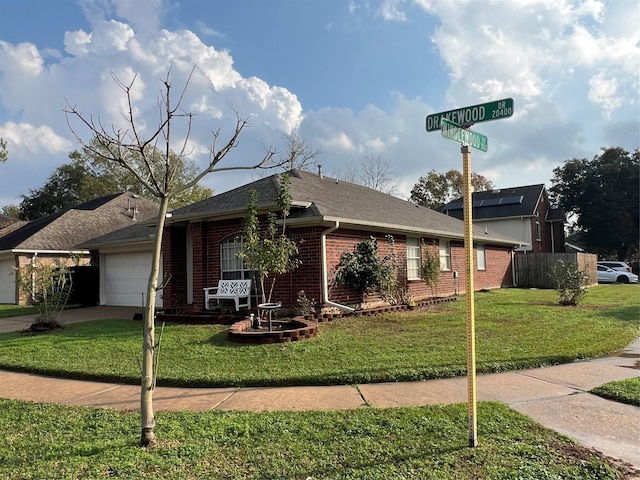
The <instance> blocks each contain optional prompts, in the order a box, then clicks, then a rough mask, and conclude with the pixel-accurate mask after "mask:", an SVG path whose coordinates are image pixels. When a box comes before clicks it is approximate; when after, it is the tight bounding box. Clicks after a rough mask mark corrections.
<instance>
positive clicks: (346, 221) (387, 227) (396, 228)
mask: <svg viewBox="0 0 640 480" xmlns="http://www.w3.org/2000/svg"><path fill="white" fill-rule="evenodd" d="M336 222H338V223H339V224H340V226H341V227H342V228H350V227H353V228H356V229H359V230H362V229H366V230H370V231H377V232H387V233H389V232H395V233H401V234H405V235H406V234H414V235H423V236H430V237H438V238H445V239H448V240H464V233H462V234H458V233H454V232H451V231H446V230H438V229H433V228H418V227H411V226H407V225H398V224H389V223H383V222H370V221H363V220H356V219H352V218H343V217H330V216H325V217H313V218H301V219H287V224H288V225H289V226H297V227H300V226H305V225H309V226H311V225H322V226H330V225H335V224H336ZM473 239H474V240H476V241H479V242H483V243H491V244H495V245H506V246H510V247H512V248H517V247H522V246H524V245H527V244H524V243H522V242H518V241H515V240H514V241H512V242H510V241H507V240H504V239H498V238H495V237H491V236H488V235H486V234H484V235H474V237H473Z"/></svg>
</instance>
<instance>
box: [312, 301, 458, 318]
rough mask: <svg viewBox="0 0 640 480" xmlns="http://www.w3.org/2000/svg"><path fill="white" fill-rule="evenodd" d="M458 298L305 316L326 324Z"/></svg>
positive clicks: (421, 306)
mask: <svg viewBox="0 0 640 480" xmlns="http://www.w3.org/2000/svg"><path fill="white" fill-rule="evenodd" d="M457 301H458V297H439V298H430V299H427V300H420V301H417V302H416V304H415V306H409V305H406V304H401V305H387V306H384V307H377V308H369V309H366V310H356V311H355V312H353V313H316V314H313V315H308V316H305V318H308V319H309V320H315V321H316V322H328V321H331V320H333V319H334V318H342V317H348V316H371V317H373V316H376V315H382V314H383V313H392V312H406V311H411V310H418V309H421V308H427V307H431V306H433V305H440V304H442V303H451V302H457Z"/></svg>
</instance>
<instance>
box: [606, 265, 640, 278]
mask: <svg viewBox="0 0 640 480" xmlns="http://www.w3.org/2000/svg"><path fill="white" fill-rule="evenodd" d="M598 283H638V276H637V275H636V274H634V273H631V272H621V271H619V270H614V269H613V268H609V267H605V266H604V265H600V264H598Z"/></svg>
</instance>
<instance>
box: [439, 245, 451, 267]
mask: <svg viewBox="0 0 640 480" xmlns="http://www.w3.org/2000/svg"><path fill="white" fill-rule="evenodd" d="M440 270H451V242H450V241H449V240H440Z"/></svg>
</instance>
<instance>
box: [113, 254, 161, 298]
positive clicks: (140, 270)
mask: <svg viewBox="0 0 640 480" xmlns="http://www.w3.org/2000/svg"><path fill="white" fill-rule="evenodd" d="M151 259H152V254H151V252H138V253H118V254H115V253H114V254H108V255H105V256H104V257H103V262H102V267H103V269H104V276H103V279H104V280H103V281H104V303H105V304H106V305H114V306H132V307H137V306H142V305H144V304H145V303H146V292H147V283H148V282H149V273H150V271H151ZM156 305H157V306H158V307H161V306H162V296H161V292H158V295H157V296H156Z"/></svg>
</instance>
